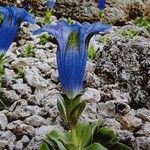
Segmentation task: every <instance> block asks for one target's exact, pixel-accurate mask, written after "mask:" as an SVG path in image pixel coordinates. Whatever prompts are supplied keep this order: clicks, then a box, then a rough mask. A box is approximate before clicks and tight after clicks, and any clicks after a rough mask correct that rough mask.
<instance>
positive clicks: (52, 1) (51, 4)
mask: <svg viewBox="0 0 150 150" xmlns="http://www.w3.org/2000/svg"><path fill="white" fill-rule="evenodd" d="M55 3H56V0H48V1H47V7H48V8H50V9H53V7H54V6H55Z"/></svg>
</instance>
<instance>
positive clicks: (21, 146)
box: [15, 141, 23, 150]
mask: <svg viewBox="0 0 150 150" xmlns="http://www.w3.org/2000/svg"><path fill="white" fill-rule="evenodd" d="M15 149H16V150H21V149H23V143H22V142H21V141H18V142H17V143H16V146H15Z"/></svg>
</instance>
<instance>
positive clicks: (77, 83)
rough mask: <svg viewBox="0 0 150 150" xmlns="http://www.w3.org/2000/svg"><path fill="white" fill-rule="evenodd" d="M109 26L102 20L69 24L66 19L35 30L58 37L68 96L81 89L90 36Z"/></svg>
mask: <svg viewBox="0 0 150 150" xmlns="http://www.w3.org/2000/svg"><path fill="white" fill-rule="evenodd" d="M109 28H110V26H108V25H105V24H102V23H100V22H96V23H93V24H90V23H83V24H80V23H79V22H74V23H72V24H71V25H69V24H68V23H67V22H66V21H64V20H59V21H57V22H54V23H52V24H50V25H45V26H44V27H42V28H41V29H39V30H37V31H35V32H34V34H38V33H42V32H48V33H49V34H51V35H53V36H54V37H55V38H56V40H57V43H58V49H57V64H58V72H59V79H60V82H61V85H62V89H63V91H64V93H65V94H67V96H68V97H70V98H74V97H75V96H76V95H77V94H79V92H80V90H81V86H82V83H83V79H84V72H85V66H86V61H87V52H88V44H89V40H90V38H91V37H92V35H93V34H95V33H98V32H103V31H106V30H108V29H109Z"/></svg>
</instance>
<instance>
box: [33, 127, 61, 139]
mask: <svg viewBox="0 0 150 150" xmlns="http://www.w3.org/2000/svg"><path fill="white" fill-rule="evenodd" d="M52 130H57V131H63V128H62V127H61V126H60V125H49V126H41V127H40V128H36V130H35V135H36V136H40V137H45V135H46V134H48V133H49V132H51V131H52Z"/></svg>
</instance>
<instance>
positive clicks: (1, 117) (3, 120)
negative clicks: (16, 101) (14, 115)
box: [0, 112, 8, 130]
mask: <svg viewBox="0 0 150 150" xmlns="http://www.w3.org/2000/svg"><path fill="white" fill-rule="evenodd" d="M7 124H8V119H7V117H6V115H5V114H3V113H1V112H0V129H1V130H5V129H6V126H7Z"/></svg>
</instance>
